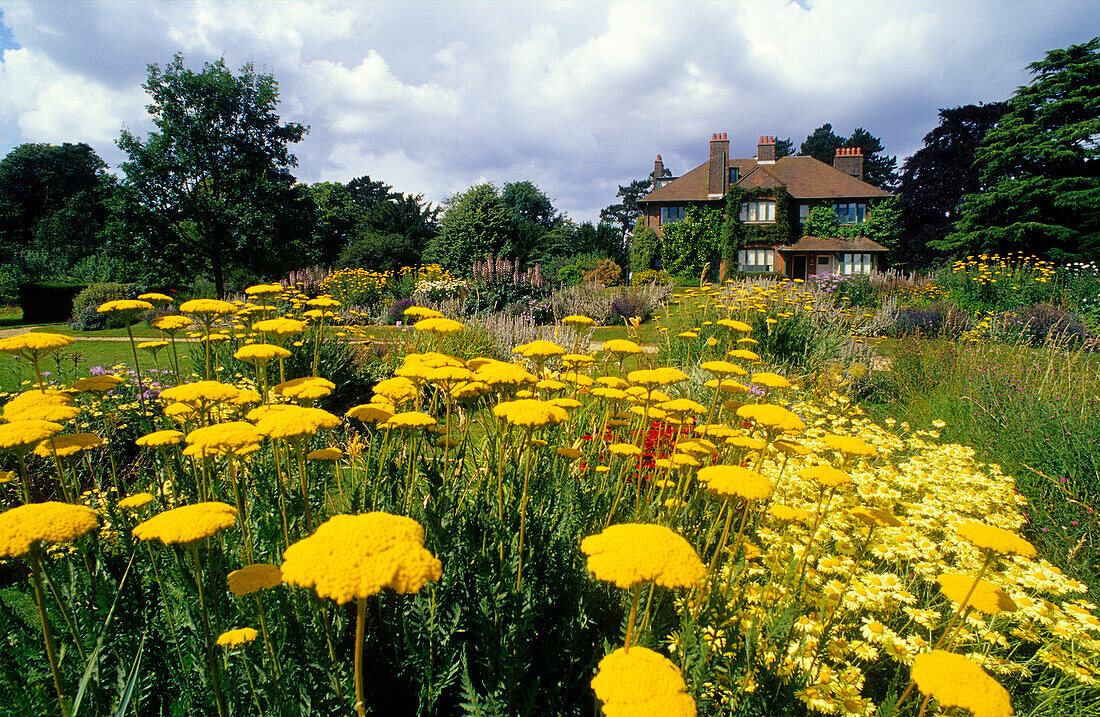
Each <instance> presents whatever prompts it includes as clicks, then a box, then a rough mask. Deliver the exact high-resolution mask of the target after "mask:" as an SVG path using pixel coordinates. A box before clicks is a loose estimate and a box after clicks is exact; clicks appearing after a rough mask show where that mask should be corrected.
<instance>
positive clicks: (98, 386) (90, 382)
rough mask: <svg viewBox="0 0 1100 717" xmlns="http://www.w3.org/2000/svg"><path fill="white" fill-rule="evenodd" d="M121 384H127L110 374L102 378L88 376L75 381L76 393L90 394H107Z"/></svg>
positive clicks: (74, 388)
mask: <svg viewBox="0 0 1100 717" xmlns="http://www.w3.org/2000/svg"><path fill="white" fill-rule="evenodd" d="M121 383H125V381H123V380H122V379H121V378H120V377H118V376H113V375H110V374H104V375H102V376H88V377H87V378H78V379H77V380H75V381H73V390H74V391H82V392H83V391H87V392H89V393H106V392H107V391H110V390H111V389H113V388H114V387H116V386H118V385H119V384H121Z"/></svg>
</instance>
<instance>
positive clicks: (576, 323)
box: [561, 314, 596, 329]
mask: <svg viewBox="0 0 1100 717" xmlns="http://www.w3.org/2000/svg"><path fill="white" fill-rule="evenodd" d="M561 322H562V323H563V324H565V325H566V326H572V327H573V328H577V329H587V328H588V327H589V326H591V325H593V324H594V323H596V322H595V320H593V319H590V318H588V317H587V316H581V315H580V314H572V315H570V316H566V317H565V318H564V319H562V320H561Z"/></svg>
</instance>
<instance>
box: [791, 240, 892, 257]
mask: <svg viewBox="0 0 1100 717" xmlns="http://www.w3.org/2000/svg"><path fill="white" fill-rule="evenodd" d="M776 248H777V249H779V251H820V252H838V253H843V252H851V253H853V254H854V253H856V252H858V253H861V254H863V253H866V254H874V253H877V252H886V251H890V250H889V249H887V248H886V247H884V246H883V245H882V244H879V243H878V242H877V241H874V240H872V239H868V238H867V237H855V238H853V239H845V238H842V237H811V236H804V237H802V238H801V239H799V240H798V241H796V242H795V243H794V244H790V245H788V246H778V247H776Z"/></svg>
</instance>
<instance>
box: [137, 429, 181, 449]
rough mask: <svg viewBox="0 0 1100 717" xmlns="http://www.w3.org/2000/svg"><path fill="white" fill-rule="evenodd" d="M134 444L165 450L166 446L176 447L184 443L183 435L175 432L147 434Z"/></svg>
mask: <svg viewBox="0 0 1100 717" xmlns="http://www.w3.org/2000/svg"><path fill="white" fill-rule="evenodd" d="M134 442H135V443H137V444H138V445H139V446H142V447H144V448H163V447H165V446H174V445H176V444H178V443H182V442H183V433H182V432H180V431H173V430H167V431H154V432H153V433H147V434H145V435H144V436H142V437H140V438H138V439H137V440H136V441H134Z"/></svg>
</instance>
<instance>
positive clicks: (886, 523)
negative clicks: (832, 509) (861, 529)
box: [848, 505, 904, 528]
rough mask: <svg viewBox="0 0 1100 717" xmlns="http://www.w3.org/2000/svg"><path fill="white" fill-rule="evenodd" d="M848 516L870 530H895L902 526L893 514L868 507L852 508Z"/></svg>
mask: <svg viewBox="0 0 1100 717" xmlns="http://www.w3.org/2000/svg"><path fill="white" fill-rule="evenodd" d="M848 514H849V515H851V516H852V517H853V518H855V519H857V520H859V521H862V522H863V523H864V524H866V525H868V526H870V527H872V528H897V527H898V526H901V525H904V523H902V522H901V520H899V519H898V518H897V516H895V515H894V514H893V513H890V512H888V511H885V510H882V509H880V508H872V507H871V506H869V505H861V506H858V507H855V508H852V509H851V510H850V511H848Z"/></svg>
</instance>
